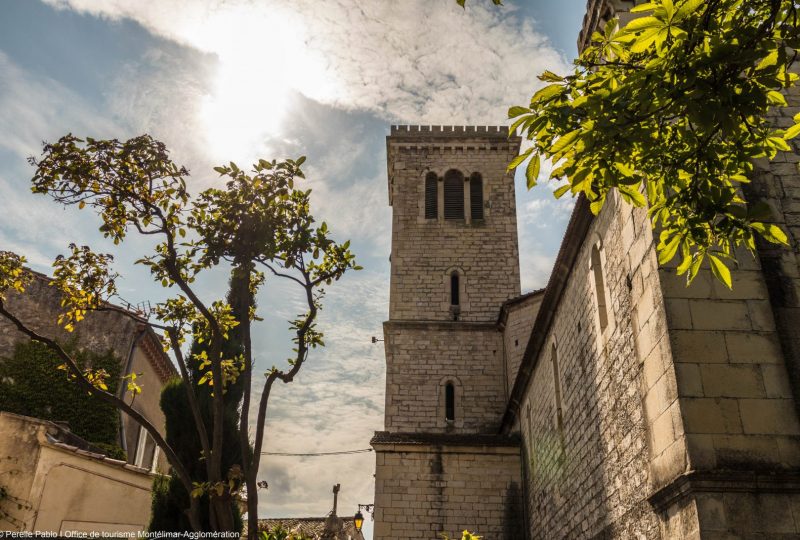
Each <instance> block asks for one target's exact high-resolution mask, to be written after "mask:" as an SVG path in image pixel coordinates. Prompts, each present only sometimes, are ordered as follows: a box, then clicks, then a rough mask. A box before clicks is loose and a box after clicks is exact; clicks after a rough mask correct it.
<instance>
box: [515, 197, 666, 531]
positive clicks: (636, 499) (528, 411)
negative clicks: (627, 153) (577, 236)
mask: <svg viewBox="0 0 800 540" xmlns="http://www.w3.org/2000/svg"><path fill="white" fill-rule="evenodd" d="M619 204H620V203H619V201H615V200H613V199H610V200H609V202H608V203H607V205H606V207H605V208H604V210H603V211H602V212H601V214H600V216H599V217H598V218H596V219H595V220H594V222H593V223H592V225H591V228H590V230H589V233H588V235H587V238H586V240H585V241H584V242H583V245H582V247H581V248H580V251H579V253H578V256H577V259H576V261H575V262H574V264H573V266H572V269H571V273H570V275H569V278H568V280H567V284H566V287H565V289H564V292H563V295H562V296H561V299H560V302H559V303H558V305H557V308H556V312H555V315H554V319H553V323H552V325H551V327H550V329H549V332H548V335H547V338H546V340H545V345H544V346H543V347H542V350H541V352H540V354H539V357H538V358H537V360H536V364H535V368H534V372H533V375H532V377H531V380H530V384H529V385H528V387H527V391H526V393H525V395H524V399H523V401H522V403H521V405H520V407H519V413H518V415H517V418H518V426H519V427H520V429H521V431H522V434H523V439H524V443H523V452H524V455H525V472H526V478H527V480H526V482H527V488H528V500H527V510H528V522H529V524H530V531H529V534H530V538H540V539H547V540H550V539H558V538H659V534H660V533H659V520H658V518H657V516H656V514H655V512H654V511H653V509H652V508H651V506H650V504H649V503H648V502H647V499H646V497H647V494H648V486H649V483H650V476H649V467H648V465H649V460H650V453H649V446H650V443H649V441H650V429H649V426H648V419H647V418H646V417H645V415H644V413H643V410H642V393H641V392H642V388H641V386H640V383H641V380H642V375H643V367H642V363H641V362H640V360H639V352H638V351H637V343H638V342H639V341H640V340H639V336H638V335H637V334H638V333H637V327H638V326H639V325H640V323H642V324H644V323H648V324H652V325H653V328H652V333H653V335H654V338H653V339H656V338H658V337H659V336H656V334H659V333H660V340H662V341H665V337H664V334H665V331H666V327H665V325H664V321H663V312H662V314H661V315H660V316H659V313H658V310H657V309H656V307H655V306H654V302H656V301H657V300H656V296H655V295H654V293H653V291H657V290H658V282H657V273H656V261H655V256H654V254H653V253H652V251H649V250H648V249H647V248H648V247H649V246H650V242H651V238H652V237H651V236H650V233H649V225H648V224H647V222H646V221H645V220H646V216H645V214H644V212H643V211H631V210H630V208H628V207H622V209H621V210H620V208H619ZM595 244H598V245H599V246H601V249H600V253H601V255H602V257H601V259H602V263H603V264H602V267H603V275H604V282H605V283H604V285H605V290H606V298H607V303H608V305H609V310H608V314H609V321H608V325H607V327H606V329H605V331H602V332H601V330H600V324H599V319H598V308H597V303H596V300H595V298H596V294H597V293H596V289H595V287H594V281H593V280H594V277H593V273H592V264H591V248H592V246H593V245H595ZM642 304H644V305H642ZM637 309H639V314H640V317H638V320H637V317H636V316H634V311H636V310H637ZM643 312H644V313H643ZM554 357H555V360H554ZM557 394H558V395H557ZM559 409H560V413H559Z"/></svg>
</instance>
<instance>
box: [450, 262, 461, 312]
mask: <svg viewBox="0 0 800 540" xmlns="http://www.w3.org/2000/svg"><path fill="white" fill-rule="evenodd" d="M459 285H460V282H459V279H458V272H456V271H455V270H454V271H453V273H452V274H450V305H451V306H459V305H461V297H460V292H461V291H460V287H459Z"/></svg>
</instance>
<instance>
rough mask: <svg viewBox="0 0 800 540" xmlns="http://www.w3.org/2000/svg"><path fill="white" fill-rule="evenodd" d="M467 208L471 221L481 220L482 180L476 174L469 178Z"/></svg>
mask: <svg viewBox="0 0 800 540" xmlns="http://www.w3.org/2000/svg"><path fill="white" fill-rule="evenodd" d="M469 206H470V215H471V216H472V219H473V220H475V219H483V178H481V175H480V174H478V173H473V174H472V176H470V177H469Z"/></svg>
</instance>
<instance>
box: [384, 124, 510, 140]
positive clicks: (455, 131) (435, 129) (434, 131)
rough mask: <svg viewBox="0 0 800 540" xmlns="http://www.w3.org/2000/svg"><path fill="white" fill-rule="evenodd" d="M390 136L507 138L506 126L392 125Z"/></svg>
mask: <svg viewBox="0 0 800 540" xmlns="http://www.w3.org/2000/svg"><path fill="white" fill-rule="evenodd" d="M391 136H392V137H420V136H422V137H427V136H432V137H464V136H467V137H469V136H478V137H491V138H497V139H508V127H506V126H410V125H398V126H392V129H391Z"/></svg>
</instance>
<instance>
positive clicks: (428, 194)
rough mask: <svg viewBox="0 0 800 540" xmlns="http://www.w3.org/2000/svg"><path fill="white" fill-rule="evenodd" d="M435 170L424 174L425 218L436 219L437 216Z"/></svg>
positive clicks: (437, 202)
mask: <svg viewBox="0 0 800 540" xmlns="http://www.w3.org/2000/svg"><path fill="white" fill-rule="evenodd" d="M437 180H438V179H437V178H436V173H435V172H429V173H428V174H427V176H425V219H436V218H437V217H438V216H439V193H438V187H437V185H436V184H437Z"/></svg>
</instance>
